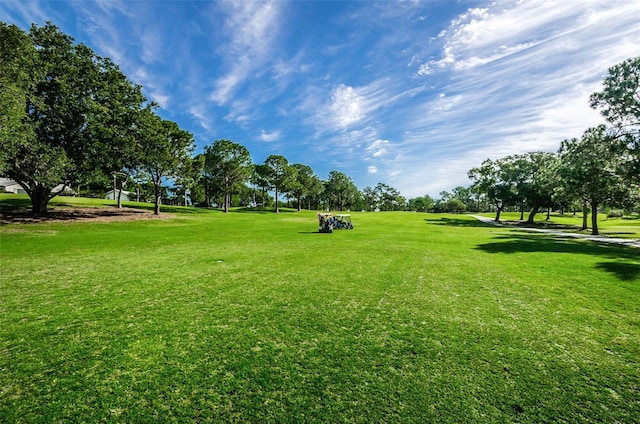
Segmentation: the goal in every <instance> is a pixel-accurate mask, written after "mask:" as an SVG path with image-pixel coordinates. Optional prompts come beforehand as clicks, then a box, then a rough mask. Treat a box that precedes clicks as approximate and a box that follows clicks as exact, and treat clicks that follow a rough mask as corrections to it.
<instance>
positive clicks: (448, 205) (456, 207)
mask: <svg viewBox="0 0 640 424" xmlns="http://www.w3.org/2000/svg"><path fill="white" fill-rule="evenodd" d="M466 208H467V205H465V204H464V203H463V202H462V200H460V199H456V198H452V199H450V200H447V201H446V202H444V209H445V211H446V212H450V213H462V212H464V211H465V209H466Z"/></svg>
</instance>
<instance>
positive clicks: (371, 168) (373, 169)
mask: <svg viewBox="0 0 640 424" xmlns="http://www.w3.org/2000/svg"><path fill="white" fill-rule="evenodd" d="M377 172H378V167H377V166H367V174H375V173H377Z"/></svg>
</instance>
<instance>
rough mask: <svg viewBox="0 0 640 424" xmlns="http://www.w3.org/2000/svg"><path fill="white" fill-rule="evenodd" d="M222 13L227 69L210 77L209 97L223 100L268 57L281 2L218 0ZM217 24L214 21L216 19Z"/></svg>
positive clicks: (219, 101)
mask: <svg viewBox="0 0 640 424" xmlns="http://www.w3.org/2000/svg"><path fill="white" fill-rule="evenodd" d="M218 5H219V6H220V9H221V12H222V13H224V15H225V18H226V19H225V24H224V27H225V30H226V31H225V33H226V34H229V37H228V39H227V40H225V41H226V43H225V47H224V48H225V50H226V52H225V53H226V61H227V66H228V71H227V72H226V74H225V75H223V76H222V77H220V78H218V79H216V80H215V81H214V89H213V92H212V93H211V94H210V96H209V98H210V99H211V100H212V101H215V102H216V103H218V104H219V105H224V104H227V103H228V102H229V101H230V100H231V99H232V96H233V95H234V94H235V93H236V91H237V90H238V87H239V86H240V85H241V84H242V83H244V81H245V80H246V79H247V78H248V77H249V75H250V74H251V73H252V72H254V71H256V70H258V69H259V68H260V67H261V66H262V65H263V64H264V63H265V61H266V60H267V59H268V53H269V52H270V51H271V45H272V42H273V40H274V39H275V37H276V36H277V29H278V27H279V25H278V22H277V20H278V18H279V15H280V8H281V7H282V6H283V4H282V3H280V2H277V1H265V2H249V1H233V2H221V3H218ZM216 24H217V22H216Z"/></svg>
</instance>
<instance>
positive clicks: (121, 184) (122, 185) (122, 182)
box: [114, 175, 129, 209]
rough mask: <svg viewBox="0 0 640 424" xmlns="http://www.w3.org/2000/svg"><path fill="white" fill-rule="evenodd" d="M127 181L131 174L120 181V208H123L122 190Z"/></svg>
mask: <svg viewBox="0 0 640 424" xmlns="http://www.w3.org/2000/svg"><path fill="white" fill-rule="evenodd" d="M127 181H129V175H127V176H126V177H125V179H124V180H122V181H121V182H120V191H118V209H122V190H124V186H125V184H127ZM114 194H115V192H114Z"/></svg>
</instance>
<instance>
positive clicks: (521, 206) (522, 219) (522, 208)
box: [520, 203, 533, 222]
mask: <svg viewBox="0 0 640 424" xmlns="http://www.w3.org/2000/svg"><path fill="white" fill-rule="evenodd" d="M529 219H531V214H529ZM520 221H524V203H521V204H520ZM532 222H533V221H532Z"/></svg>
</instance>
